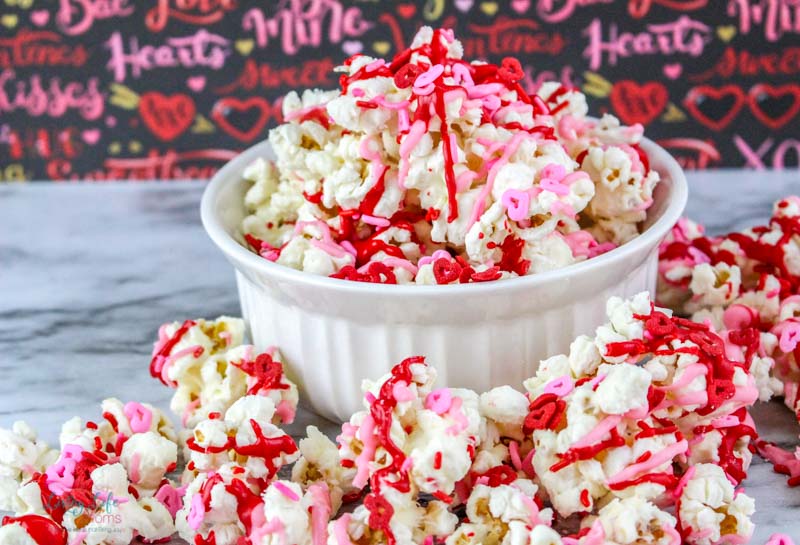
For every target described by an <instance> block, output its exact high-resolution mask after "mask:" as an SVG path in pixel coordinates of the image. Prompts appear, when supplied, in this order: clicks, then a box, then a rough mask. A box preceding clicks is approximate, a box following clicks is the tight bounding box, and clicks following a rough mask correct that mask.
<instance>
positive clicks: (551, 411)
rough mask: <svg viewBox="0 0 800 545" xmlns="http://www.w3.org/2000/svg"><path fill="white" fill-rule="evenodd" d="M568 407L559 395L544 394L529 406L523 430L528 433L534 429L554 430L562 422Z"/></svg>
mask: <svg viewBox="0 0 800 545" xmlns="http://www.w3.org/2000/svg"><path fill="white" fill-rule="evenodd" d="M566 408H567V404H566V402H564V400H563V399H560V398H559V397H558V396H557V395H555V394H542V395H540V396H539V397H537V398H536V399H534V400H533V401H532V402H531V404H530V406H529V407H528V416H526V417H525V423H524V424H523V427H522V430H523V431H524V432H525V433H526V434H530V433H532V432H533V431H534V430H554V429H556V428H557V427H558V426H559V425H560V424H561V420H562V419H563V418H564V411H565V410H566Z"/></svg>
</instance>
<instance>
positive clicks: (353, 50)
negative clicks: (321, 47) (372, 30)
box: [342, 40, 364, 57]
mask: <svg viewBox="0 0 800 545" xmlns="http://www.w3.org/2000/svg"><path fill="white" fill-rule="evenodd" d="M362 49H364V44H363V43H361V42H360V41H358V40H345V41H343V42H342V51H344V54H345V55H347V56H348V57H352V56H353V55H356V54H358V53H361V50H362Z"/></svg>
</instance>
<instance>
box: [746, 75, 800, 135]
mask: <svg viewBox="0 0 800 545" xmlns="http://www.w3.org/2000/svg"><path fill="white" fill-rule="evenodd" d="M762 93H766V94H767V95H769V96H771V97H772V98H777V97H780V96H783V95H789V94H790V95H792V98H794V103H792V105H791V106H790V107H789V108H787V109H786V111H785V112H784V113H783V114H781V115H780V116H779V117H777V118H775V117H770V116H769V114H767V112H765V111H764V110H762V109H761V105H760V104H759V103H758V95H760V94H762ZM747 103H748V105H749V106H750V111H752V112H753V115H754V116H756V119H758V120H759V121H760V122H761V123H762V124H764V125H766V126H767V127H769V128H770V129H772V130H778V129H780V128H781V127H783V126H784V125H786V124H787V123H788V122H789V121H791V120H792V118H793V117H794V116H796V115H797V112H800V85H797V84H796V83H787V84H785V85H770V84H768V83H759V84H758V85H753V87H752V88H751V89H750V91H749V92H748V93H747Z"/></svg>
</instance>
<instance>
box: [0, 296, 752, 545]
mask: <svg viewBox="0 0 800 545" xmlns="http://www.w3.org/2000/svg"><path fill="white" fill-rule="evenodd" d="M607 312H608V317H609V322H608V323H607V324H605V325H603V326H601V327H599V328H598V329H597V330H596V332H595V335H594V337H588V336H582V337H579V338H577V339H576V340H575V341H574V342H573V343H572V346H571V347H570V351H569V353H568V354H564V355H558V356H554V357H551V358H549V359H547V360H544V361H543V362H541V365H540V368H539V370H538V372H537V373H536V375H535V376H534V377H531V378H530V379H528V380H527V381H526V382H525V384H524V387H525V393H523V392H520V391H517V390H515V389H513V388H511V387H510V386H503V387H499V388H495V389H493V390H491V391H489V392H486V393H484V394H481V395H479V394H477V393H475V392H473V391H470V390H464V389H456V388H437V387H436V385H435V382H436V372H435V370H434V368H433V367H430V366H428V365H427V363H426V362H425V360H424V358H422V357H412V358H408V359H406V360H405V361H403V362H401V363H399V364H398V365H396V366H395V367H394V368H393V369H392V371H391V372H390V373H389V374H387V375H386V376H384V377H381V378H380V379H379V380H377V381H375V382H371V381H365V382H364V400H363V406H364V409H363V410H362V411H359V412H357V413H356V414H354V415H353V416H352V417H351V418H350V420H349V421H348V422H346V423H344V424H343V425H342V428H341V433H340V434H339V436H338V437H337V438H336V442H335V443H334V442H333V441H331V440H330V439H328V438H327V437H326V436H325V435H323V434H322V433H320V432H319V430H317V429H316V428H314V427H310V428H309V429H308V436H307V438H305V439H303V440H301V441H300V442H299V445H296V444H295V442H294V441H293V440H292V438H291V437H290V436H289V435H287V434H286V433H285V432H284V431H283V430H281V429H280V428H278V427H277V424H278V423H280V422H281V421H282V418H281V417H280V416H279V415H278V410H277V405H276V401H278V404H279V403H281V402H287V401H286V399H287V398H286V397H284V396H278V397H276V391H277V392H278V393H283V392H284V390H287V389H289V390H290V389H292V388H293V385H291V383H290V382H289V381H288V379H286V377H285V376H283V374H282V372H278V371H273V372H274V373H275V376H273V377H272V378H271V379H270V380H269V381H267V382H262V381H260V379H259V377H263V376H265V375H267V374H269V373H261V374H255V375H253V374H250V373H248V372H246V370H247V369H248V368H249V367H250V366H249V365H248V362H251V363H252V362H257V361H258V360H259V358H261V356H257V357H255V358H253V357H252V355H250V352H252V351H253V349H252V347H249V350H248V349H247V347H245V346H242V345H240V344H239V343H240V342H241V334H240V333H237V332H240V331H241V323H240V322H239V321H238V320H234V319H231V318H220V319H218V320H216V321H213V322H206V321H203V320H194V321H188V322H184V323H183V324H178V323H175V324H168V325H166V326H164V327H162V330H161V333H160V335H159V340H158V342H157V343H156V346H155V350H154V358H153V362H152V365H151V371H153V374H154V375H155V376H157V377H159V378H161V379H164V381H165V382H167V383H168V384H170V385H172V386H174V387H176V388H177V390H178V394H181V395H182V396H184V397H183V398H181V397H179V396H178V394H176V398H177V399H179V400H180V401H179V402H176V401H175V399H176V398H174V399H173V408H174V409H176V411H177V412H178V414H179V415H181V416H185V415H186V414H187V408H186V406H185V404H184V402H183V400H185V399H188V400H189V402H190V403H192V402H196V401H198V400H201V401H200V402H199V403H195V405H194V406H193V407H191V409H190V411H189V413H188V414H189V418H188V419H187V418H184V420H185V421H187V422H188V421H193V422H195V423H194V425H193V426H192V429H191V430H186V431H183V432H181V433H179V434H176V432H175V431H174V430H173V428H172V427H171V425H170V424H169V422H168V421H167V419H166V418H165V416H164V415H163V414H161V413H160V412H159V411H158V410H157V409H155V408H153V407H151V406H149V405H145V404H139V403H127V404H123V403H122V402H120V401H118V400H115V399H109V400H106V401H104V402H103V406H102V413H103V420H102V421H101V422H100V423H94V422H86V423H83V422H82V421H81V420H80V419H77V418H75V419H72V420H70V421H68V422H67V423H66V424H65V425H64V427H63V429H62V433H61V438H60V440H61V449H60V452H59V451H52V450H50V449H48V448H47V446H46V445H44V444H43V443H41V442H40V441H37V439H36V437H35V435H34V434H33V432H32V431H31V430H30V429H29V428H27V427H26V426H24V425H21V424H19V425H17V426H15V428H14V429H13V430H10V431H4V432H3V433H2V434H0V439H2V440H3V442H4V444H2V445H0V449H2V452H6V451H8V452H13V453H16V454H13V455H7V456H6V457H5V458H4V459H3V460H4V462H3V463H4V465H3V466H2V467H3V475H4V478H5V479H6V480H5V481H3V482H4V483H6V484H5V487H6V488H5V492H4V495H3V498H5V502H6V505H4V507H10V508H12V509H13V510H14V511H16V513H17V516H15V517H9V518H7V519H5V520H4V525H3V526H2V528H0V544H2V545H5V544H11V543H14V544H15V545H16V544H18V543H22V544H25V545H29V544H34V545H45V544H47V545H51V544H57V545H67V544H69V545H100V544H126V543H130V542H131V540H133V539H134V538H139V539H141V540H143V541H146V542H153V541H157V540H161V539H164V538H167V537H169V536H171V535H172V534H174V533H175V532H177V533H178V534H179V535H180V536H181V537H182V538H184V539H185V540H186V541H188V542H190V543H193V544H195V545H212V544H213V545H321V544H326V545H353V544H357V545H367V544H375V545H377V544H387V545H412V544H414V545H416V544H425V545H433V544H437V543H438V544H445V545H473V544H474V545H478V544H487V543H489V544H498V545H521V544H528V545H603V544H609V545H614V544H618V545H638V544H642V543H652V544H657V545H678V544H680V543H686V544H688V545H713V544H718V543H745V542H747V540H748V539H749V537H750V535H751V534H752V531H753V525H752V523H751V521H750V516H751V515H752V513H753V510H754V506H753V501H752V499H750V498H749V497H748V496H746V495H745V494H744V493H743V492H742V490H741V489H737V486H738V484H739V483H740V482H741V480H742V479H744V478H745V476H746V472H747V469H748V467H749V464H750V460H751V457H752V451H753V450H754V446H753V441H754V438H755V429H754V425H753V422H752V420H751V419H750V416H749V414H748V412H747V410H748V407H749V406H750V405H752V404H753V403H754V402H755V401H756V400H757V399H758V397H759V389H758V386H757V380H756V377H755V376H754V375H753V374H751V372H750V369H751V368H752V367H753V360H754V359H755V358H756V357H758V355H757V351H753V350H748V349H747V347H745V348H744V349H740V348H741V347H742V346H743V345H742V341H741V340H740V339H738V338H737V337H736V336H734V338H731V336H730V335H728V336H724V335H723V336H719V335H717V334H716V333H714V331H713V329H712V327H711V326H710V325H707V324H701V323H696V322H692V321H689V320H687V319H683V318H677V317H673V316H671V313H670V312H669V311H666V310H663V309H658V308H656V307H655V306H654V305H653V304H652V303H651V302H650V300H649V298H648V296H647V295H646V294H640V295H638V296H636V297H634V298H632V299H630V300H627V301H623V300H621V299H617V298H612V299H611V300H609V302H608V308H607ZM198 347H200V348H198ZM201 348H202V353H201ZM276 354H277V353H276V352H274V351H271V352H270V354H267V355H266V356H268V357H269V362H271V364H274V362H275V357H276ZM209 361H212V362H214V364H213V367H215V368H216V371H215V374H212V373H210V372H209V371H208V368H209V367H211V365H210V364H209V363H208V362H209ZM265 361H266V360H265ZM276 369H277V368H276ZM235 373H241V374H242V376H240V377H239V378H236V379H232V377H233V376H234V374H235ZM270 376H272V375H270ZM247 377H250V379H249V380H248V378H247ZM237 381H241V382H242V383H244V387H239V386H236V384H238V382H237ZM223 383H224V384H227V386H226V388H227V389H226V390H224V393H223V395H221V396H220V397H219V399H217V398H213V396H211V397H210V395H209V394H208V391H209V389H210V388H218V387H219V385H220V384H223ZM276 384H277V385H284V386H286V388H277V389H276V388H275V387H274V385H276ZM266 385H272V386H273V387H268V386H266ZM234 398H235V399H234ZM223 409H224V410H223ZM291 409H292V412H293V411H294V406H292V407H291ZM179 436H180V439H179ZM6 444H7V445H8V447H9V448H8V449H6V448H5V447H6ZM179 444H180V447H179ZM12 447H13V449H14V450H12ZM181 447H182V448H181ZM179 451H182V453H183V460H182V461H183V462H184V463H185V469H184V470H183V472H182V474H181V476H180V479H179V481H175V480H172V479H171V478H170V477H169V473H171V472H172V471H173V470H175V468H176V464H177V462H178V455H179ZM292 463H294V466H293V467H292V470H291V472H290V473H291V474H289V472H288V471H281V469H282V468H288V465H289V464H292ZM9 483H11V484H9ZM12 488H13V490H12ZM109 505H110V506H113V509H112V510H111V511H109V508H108V507H109ZM76 506H80V508H76ZM109 512H110V513H112V514H113V516H118V517H119V519H118V520H112V521H109V518H108V516H112V515H109Z"/></svg>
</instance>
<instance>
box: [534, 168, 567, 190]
mask: <svg viewBox="0 0 800 545" xmlns="http://www.w3.org/2000/svg"><path fill="white" fill-rule="evenodd" d="M565 176H566V170H564V167H563V166H561V165H556V164H553V165H547V166H546V167H544V168H543V169H542V176H541V179H540V180H539V187H541V188H542V189H544V190H545V191H550V192H551V193H555V194H556V195H562V196H563V195H569V187H567V186H566V185H564V184H562V183H561V182H562V180H564V177H565Z"/></svg>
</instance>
